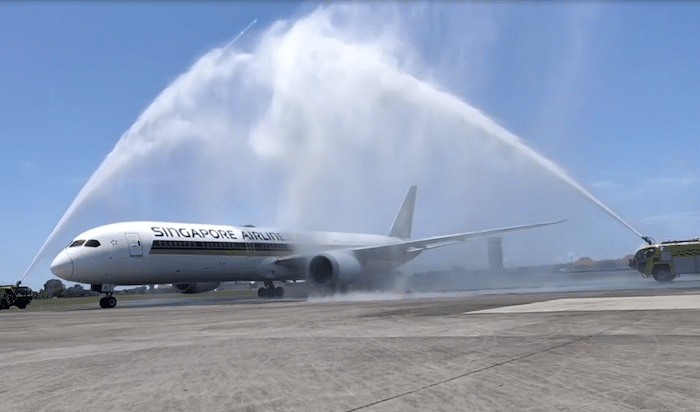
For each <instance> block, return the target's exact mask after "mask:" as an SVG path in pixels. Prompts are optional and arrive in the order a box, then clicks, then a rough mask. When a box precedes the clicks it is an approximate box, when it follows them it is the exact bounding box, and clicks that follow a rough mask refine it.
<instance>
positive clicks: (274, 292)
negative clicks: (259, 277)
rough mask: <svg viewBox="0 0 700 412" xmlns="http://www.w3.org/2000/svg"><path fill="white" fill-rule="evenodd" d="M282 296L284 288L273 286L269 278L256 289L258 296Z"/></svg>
mask: <svg viewBox="0 0 700 412" xmlns="http://www.w3.org/2000/svg"><path fill="white" fill-rule="evenodd" d="M283 296H284V288H283V287H281V286H278V287H275V285H274V284H273V283H272V281H271V280H266V281H265V287H264V288H260V289H258V297H259V298H281V297H283Z"/></svg>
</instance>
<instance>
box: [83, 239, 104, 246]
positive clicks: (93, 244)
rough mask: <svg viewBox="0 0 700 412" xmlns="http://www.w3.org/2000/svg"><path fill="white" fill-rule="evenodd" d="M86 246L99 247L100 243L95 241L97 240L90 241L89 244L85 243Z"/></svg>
mask: <svg viewBox="0 0 700 412" xmlns="http://www.w3.org/2000/svg"><path fill="white" fill-rule="evenodd" d="M85 246H87V247H98V246H100V242H99V241H97V240H95V239H90V240H88V241H87V242H85Z"/></svg>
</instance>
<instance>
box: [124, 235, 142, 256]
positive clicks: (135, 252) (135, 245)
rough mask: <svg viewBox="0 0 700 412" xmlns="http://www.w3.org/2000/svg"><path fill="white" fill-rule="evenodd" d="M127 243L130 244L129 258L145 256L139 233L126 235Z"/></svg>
mask: <svg viewBox="0 0 700 412" xmlns="http://www.w3.org/2000/svg"><path fill="white" fill-rule="evenodd" d="M124 236H126V243H128V244H129V256H143V245H141V237H140V236H139V234H138V233H124Z"/></svg>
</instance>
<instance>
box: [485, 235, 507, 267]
mask: <svg viewBox="0 0 700 412" xmlns="http://www.w3.org/2000/svg"><path fill="white" fill-rule="evenodd" d="M486 240H487V241H488V243H489V271H491V273H501V272H503V246H502V244H501V240H502V238H501V237H490V238H487V239H486Z"/></svg>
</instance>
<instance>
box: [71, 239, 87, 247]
mask: <svg viewBox="0 0 700 412" xmlns="http://www.w3.org/2000/svg"><path fill="white" fill-rule="evenodd" d="M83 243H85V240H75V241H73V243H71V244H70V246H68V247H77V246H80V245H82V244H83Z"/></svg>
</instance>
